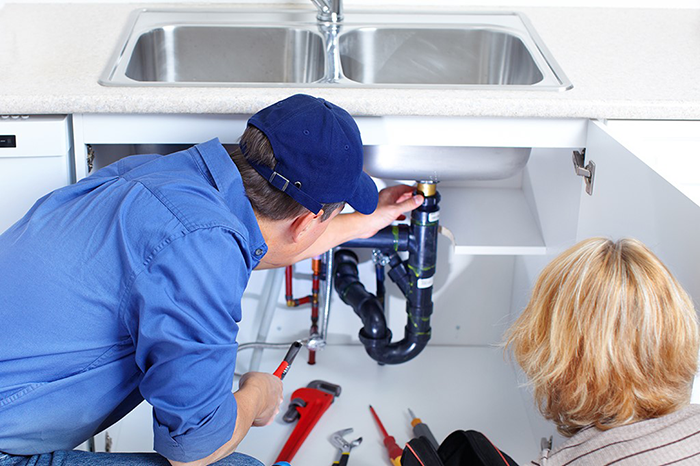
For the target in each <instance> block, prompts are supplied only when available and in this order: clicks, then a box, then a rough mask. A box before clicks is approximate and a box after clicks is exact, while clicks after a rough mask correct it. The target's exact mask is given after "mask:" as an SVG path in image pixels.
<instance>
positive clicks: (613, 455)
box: [530, 405, 700, 466]
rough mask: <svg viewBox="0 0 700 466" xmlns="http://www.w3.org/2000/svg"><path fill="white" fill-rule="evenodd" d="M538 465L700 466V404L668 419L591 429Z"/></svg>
mask: <svg viewBox="0 0 700 466" xmlns="http://www.w3.org/2000/svg"><path fill="white" fill-rule="evenodd" d="M530 464H531V465H534V466H586V465H596V466H603V465H606V466H607V465H615V466H647V465H654V466H662V465H674V466H690V465H700V405H689V406H686V407H685V408H683V409H681V410H679V411H676V412H675V413H671V414H668V415H666V416H663V417H660V418H656V419H649V420H646V421H640V422H636V423H634V424H630V425H626V426H622V427H616V428H614V429H610V430H607V431H601V430H598V429H595V428H593V427H587V428H585V429H583V430H581V431H580V432H578V433H577V434H576V435H574V436H573V437H571V438H570V439H568V440H567V441H566V442H564V443H563V444H561V445H560V446H558V447H557V448H554V449H552V450H551V451H550V450H545V451H543V452H542V456H541V457H540V458H539V459H538V460H535V461H532V463H530Z"/></svg>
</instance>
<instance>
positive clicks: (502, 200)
mask: <svg viewBox="0 0 700 466" xmlns="http://www.w3.org/2000/svg"><path fill="white" fill-rule="evenodd" d="M439 191H440V195H441V196H442V199H441V201H440V211H441V213H440V224H441V225H442V226H443V227H445V228H447V229H449V230H450V231H451V232H452V234H453V235H454V238H455V246H454V252H455V254H471V255H536V254H546V253H547V247H546V245H545V243H544V239H543V238H542V233H541V231H540V226H539V222H538V221H537V218H536V217H535V216H534V215H533V213H532V211H531V209H530V207H529V205H528V203H527V200H526V199H525V195H524V193H523V191H522V189H516V188H474V187H470V188H454V187H447V188H439Z"/></svg>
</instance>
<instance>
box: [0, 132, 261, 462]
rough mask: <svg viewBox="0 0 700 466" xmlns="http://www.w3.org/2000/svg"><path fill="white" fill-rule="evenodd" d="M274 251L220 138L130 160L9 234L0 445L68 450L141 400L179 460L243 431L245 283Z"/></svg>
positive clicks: (167, 450) (2, 263)
mask: <svg viewBox="0 0 700 466" xmlns="http://www.w3.org/2000/svg"><path fill="white" fill-rule="evenodd" d="M266 251H267V246H266V245H265V242H264V239H263V237H262V234H261V232H260V229H259V228H258V224H257V221H256V219H255V215H254V213H253V210H252V208H251V206H250V202H249V201H248V198H247V197H246V195H245V192H244V189H243V184H242V181H241V177H240V174H239V173H238V171H237V169H236V166H235V164H234V163H233V162H232V161H231V158H230V157H229V155H228V154H227V152H226V151H225V150H224V148H223V146H221V144H220V143H219V141H218V140H213V141H209V142H207V143H205V144H200V145H198V146H194V147H192V148H190V149H188V150H185V151H182V152H177V153H175V154H171V155H168V156H160V155H138V156H133V157H127V158H125V159H122V160H120V161H118V162H116V163H114V164H112V165H109V166H108V167H105V168H104V169H102V170H99V171H97V172H96V173H94V174H93V175H91V176H89V177H87V178H85V179H83V180H81V181H80V182H78V183H76V184H74V185H72V186H68V187H65V188H62V189H59V190H57V191H54V192H52V193H50V194H48V195H47V196H45V197H43V198H42V199H40V200H39V201H38V202H37V203H36V204H35V205H34V207H32V209H31V210H30V211H29V212H28V213H27V215H25V216H24V218H22V219H21V220H20V221H19V222H18V223H16V224H15V225H13V226H12V227H11V228H10V229H9V230H7V231H6V232H5V233H4V234H2V235H0V277H2V279H1V280H0V319H1V322H2V327H1V328H2V332H1V333H0V340H1V341H2V344H0V451H3V452H6V453H12V454H36V453H42V452H48V451H54V450H58V449H71V448H73V447H75V446H76V445H78V444H80V443H82V442H83V441H85V440H86V439H87V438H89V437H90V436H92V435H93V434H95V433H97V432H99V431H100V430H102V429H104V428H105V427H107V426H109V425H111V424H112V423H114V422H116V421H117V420H119V419H120V418H121V417H123V416H124V415H125V414H126V413H128V412H129V411H131V410H132V409H133V408H134V407H135V406H136V405H138V404H139V403H140V402H141V401H142V400H143V399H144V398H145V399H146V400H147V401H148V402H149V403H150V404H151V405H152V406H153V408H154V409H153V414H154V416H153V429H154V432H155V450H156V451H158V452H159V453H161V454H162V455H163V456H165V457H167V458H169V459H172V460H177V461H193V460H196V459H200V458H203V457H205V456H207V455H209V454H211V453H213V452H214V451H215V450H216V449H217V448H219V447H220V446H221V445H223V444H224V443H226V442H227V441H228V440H229V439H230V438H231V435H232V434H233V429H234V424H235V419H236V401H235V398H234V397H233V394H232V393H231V389H232V384H233V370H234V365H235V360H236V350H237V343H236V335H237V333H238V323H239V322H240V320H241V303H240V302H241V296H242V294H243V290H244V288H245V286H246V284H247V282H248V279H249V277H250V273H251V271H252V269H253V268H254V267H255V266H256V265H257V264H258V262H259V260H260V259H261V258H262V256H263V255H264V254H265V252H266Z"/></svg>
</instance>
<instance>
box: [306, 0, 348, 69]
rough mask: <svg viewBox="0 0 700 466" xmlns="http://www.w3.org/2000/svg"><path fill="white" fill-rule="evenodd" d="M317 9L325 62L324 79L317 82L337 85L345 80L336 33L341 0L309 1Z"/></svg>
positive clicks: (341, 17)
mask: <svg viewBox="0 0 700 466" xmlns="http://www.w3.org/2000/svg"><path fill="white" fill-rule="evenodd" d="M311 2H312V3H313V4H314V5H316V8H318V14H317V15H316V19H318V29H319V31H320V32H321V33H322V34H323V35H324V36H325V38H326V40H325V48H326V51H325V52H326V61H325V72H324V77H323V79H321V80H320V81H319V82H322V83H337V82H344V81H346V80H347V79H346V78H345V77H344V76H343V73H342V71H341V69H342V66H341V63H340V48H339V43H338V31H339V30H340V28H341V27H342V26H341V23H342V21H343V0H311Z"/></svg>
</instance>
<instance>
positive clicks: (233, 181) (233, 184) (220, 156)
mask: <svg viewBox="0 0 700 466" xmlns="http://www.w3.org/2000/svg"><path fill="white" fill-rule="evenodd" d="M194 148H195V149H197V152H198V153H199V155H200V157H201V159H202V161H203V162H204V164H205V165H206V167H207V170H208V172H209V175H210V176H211V179H210V181H212V180H213V182H214V183H213V184H214V187H215V188H216V189H217V191H219V193H221V196H222V197H223V199H224V201H225V202H226V205H227V206H228V207H229V209H230V210H231V212H232V213H234V214H235V215H236V217H238V219H239V220H240V221H241V223H242V224H243V225H244V226H245V227H246V228H247V230H248V235H249V238H248V240H249V244H250V247H251V248H250V249H251V250H250V252H251V255H252V256H253V260H255V261H256V262H257V261H260V259H262V258H263V256H264V255H265V253H267V244H265V239H264V238H263V235H262V232H261V231H260V226H259V225H258V220H257V218H256V217H255V212H253V208H252V207H251V205H250V202H249V201H248V197H247V196H246V193H245V188H244V187H243V180H242V179H241V174H240V173H239V172H238V168H237V167H236V164H235V163H233V160H231V156H230V155H229V154H228V152H226V149H224V146H222V145H221V142H219V139H218V138H214V139H212V140H211V141H207V142H205V143H202V144H197V145H196V146H194ZM242 199H245V202H241V200H242Z"/></svg>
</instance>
